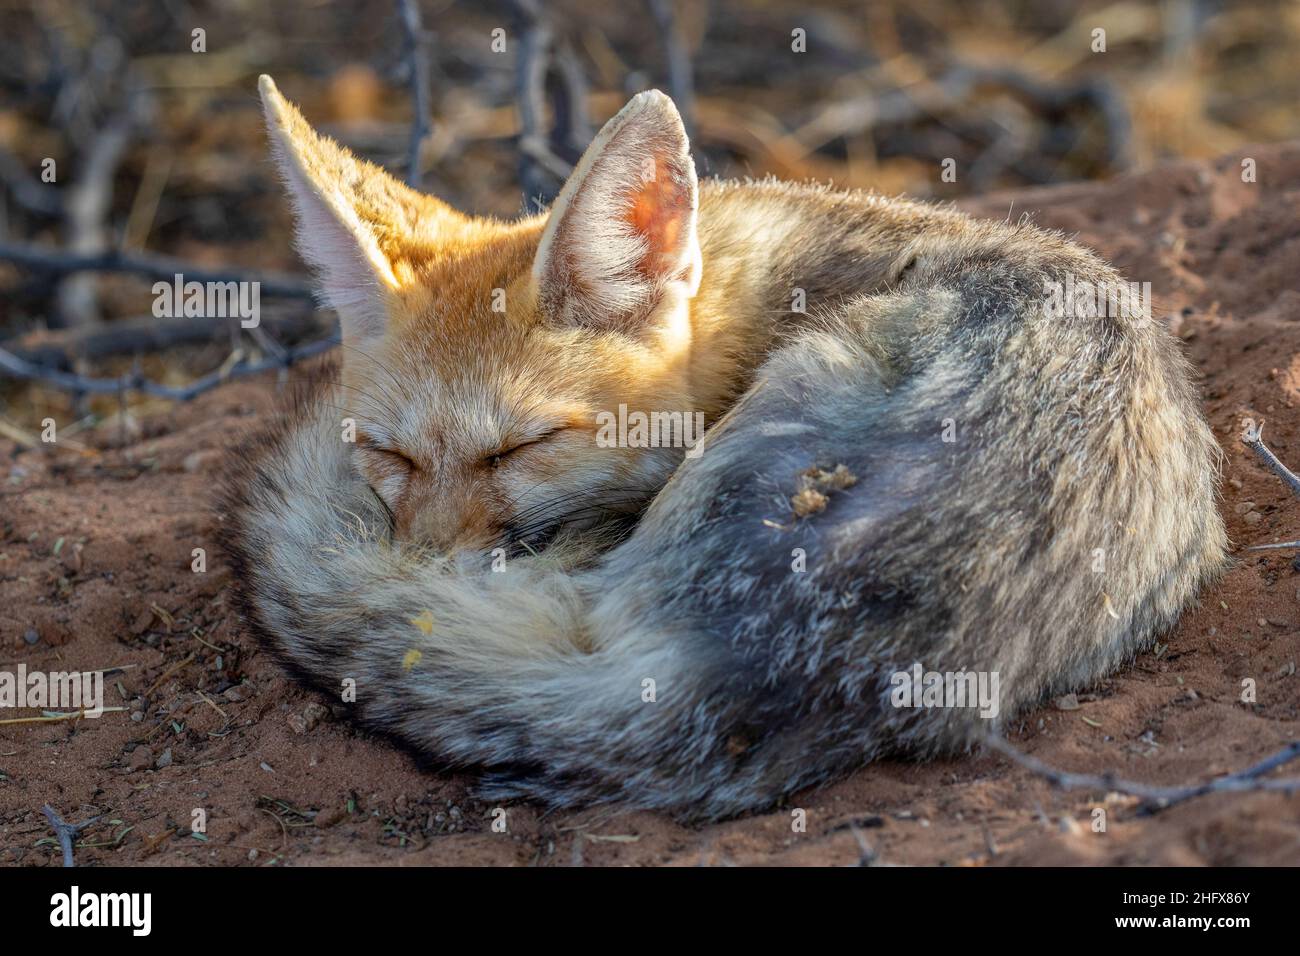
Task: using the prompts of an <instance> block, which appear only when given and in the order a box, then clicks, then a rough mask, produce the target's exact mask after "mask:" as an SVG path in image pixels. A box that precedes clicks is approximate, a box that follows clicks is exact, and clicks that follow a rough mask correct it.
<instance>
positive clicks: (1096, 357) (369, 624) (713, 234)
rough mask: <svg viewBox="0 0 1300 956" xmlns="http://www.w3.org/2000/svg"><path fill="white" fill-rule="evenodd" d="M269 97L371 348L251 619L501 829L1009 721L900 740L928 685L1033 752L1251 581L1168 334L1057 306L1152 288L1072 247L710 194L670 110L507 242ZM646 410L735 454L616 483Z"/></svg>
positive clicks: (593, 153) (361, 351) (732, 794)
mask: <svg viewBox="0 0 1300 956" xmlns="http://www.w3.org/2000/svg"><path fill="white" fill-rule="evenodd" d="M262 92H263V97H264V100H265V101H266V104H267V115H268V122H269V125H270V127H271V130H272V133H273V139H274V141H275V143H276V144H277V152H278V154H279V156H280V159H281V163H282V167H283V168H284V171H285V175H286V180H287V182H288V185H289V187H290V190H291V193H292V194H293V196H294V198H295V204H296V206H297V207H298V209H299V213H300V216H301V217H302V221H303V225H304V228H303V231H302V234H301V236H300V244H301V245H302V246H303V249H304V255H305V257H306V258H307V259H308V261H309V262H311V263H312V265H313V266H315V267H316V268H317V269H318V270H319V271H320V272H321V274H322V284H323V287H324V289H325V291H326V294H327V296H328V297H329V298H330V301H331V302H333V303H334V304H335V306H336V307H337V308H338V309H339V312H340V316H341V321H342V323H343V330H344V345H345V347H344V350H343V355H342V373H341V380H340V382H339V383H337V384H333V385H324V386H322V387H321V388H322V390H321V391H318V392H317V393H314V394H313V395H312V396H310V397H309V398H308V399H307V402H306V404H304V405H303V406H302V407H301V408H300V409H299V411H298V412H297V414H296V415H294V416H292V417H291V418H290V419H289V420H288V423H287V424H286V425H285V426H284V427H283V428H282V429H281V430H280V431H278V432H276V433H275V434H273V435H271V436H270V437H268V438H267V439H266V440H265V442H264V444H263V445H262V446H261V447H260V449H259V450H257V451H255V452H253V453H251V454H250V456H249V457H250V464H248V465H247V467H246V469H245V470H244V471H243V472H242V473H241V475H240V476H239V477H238V478H237V480H236V481H235V483H234V484H233V485H232V488H231V491H230V493H229V495H228V498H227V505H226V507H227V509H228V511H229V513H230V523H229V528H230V530H229V534H228V542H229V544H230V547H231V549H232V552H233V553H234V554H235V557H236V561H237V565H238V568H239V578H238V579H239V581H240V599H241V602H242V604H243V607H244V609H245V613H246V616H247V617H248V619H249V621H250V623H251V624H252V626H253V627H254V628H255V629H256V630H257V631H258V632H259V633H260V634H261V635H262V636H263V637H264V638H265V639H266V640H267V641H268V643H269V644H270V646H272V647H273V648H275V649H276V650H277V652H278V653H279V654H281V655H282V657H283V658H284V659H285V660H286V662H287V663H289V664H290V665H291V666H292V667H294V668H295V669H297V670H298V671H299V672H300V673H302V674H303V675H304V676H305V677H307V678H308V679H310V680H313V681H315V682H317V683H319V684H321V685H322V686H324V687H325V688H326V689H328V690H336V689H337V686H338V682H339V681H341V680H344V679H347V678H352V679H355V680H359V681H361V682H362V683H363V684H364V685H365V686H366V687H367V688H368V695H367V696H366V697H365V699H364V700H362V699H360V698H359V700H358V705H357V706H358V713H359V716H360V717H361V719H363V720H365V721H367V722H369V723H371V724H372V725H374V726H379V727H382V728H385V729H388V730H390V731H392V732H394V733H395V734H397V735H398V736H399V737H401V738H403V739H405V740H408V741H410V742H412V743H414V744H415V745H416V746H418V747H421V748H423V749H427V750H430V751H432V752H434V753H437V754H439V755H440V756H442V757H444V758H447V759H450V760H454V761H461V762H469V763H475V764H480V765H484V766H487V767H489V768H491V769H492V770H493V771H495V772H496V773H498V774H499V775H504V776H498V777H497V778H495V779H496V785H497V786H498V789H499V790H500V792H503V793H506V792H523V793H529V794H533V795H536V796H539V797H541V798H542V799H545V800H548V801H551V802H561V801H566V800H575V799H576V800H600V799H619V800H623V801H627V802H631V803H636V804H640V805H648V806H669V807H674V808H677V809H681V810H683V811H684V812H687V813H694V814H701V815H717V814H721V813H728V812H733V811H735V810H737V809H741V808H744V807H748V806H754V805H757V804H761V803H764V802H767V801H770V800H772V799H774V798H775V797H777V796H778V795H780V794H782V793H785V792H788V791H789V790H790V789H792V788H794V787H797V786H800V785H802V784H805V783H808V782H812V781H815V780H820V779H823V778H825V777H827V776H829V775H831V774H834V773H839V772H842V771H843V770H845V769H847V768H849V767H852V766H854V765H856V764H857V763H860V762H862V761H865V760H868V759H870V758H871V757H872V756H874V755H876V754H879V753H885V752H891V751H896V750H905V751H907V752H910V753H914V754H927V753H933V752H936V751H938V750H943V749H950V748H952V747H954V746H959V745H961V744H962V743H964V742H968V741H970V740H972V739H975V738H976V737H978V735H979V734H980V733H982V732H984V731H985V730H986V729H988V727H989V726H990V725H989V724H988V723H986V722H983V721H981V720H980V719H978V718H974V717H972V715H971V714H970V713H968V712H965V711H960V710H952V709H949V710H944V711H941V712H928V711H926V712H918V711H901V710H898V709H896V708H892V707H891V706H890V705H889V703H888V700H889V680H890V676H891V675H892V674H895V673H897V672H898V671H900V670H903V669H906V668H909V667H911V666H912V665H913V664H914V663H918V662H920V663H923V664H924V665H925V666H926V667H927V668H931V669H938V670H944V669H946V670H980V671H996V672H998V673H999V674H1000V675H1001V681H1002V694H1001V712H1002V718H1005V717H1006V716H1008V715H1010V714H1014V713H1015V712H1017V711H1018V710H1019V709H1021V708H1023V707H1024V706H1027V705H1029V704H1031V703H1032V702H1034V701H1036V700H1039V699H1041V698H1042V697H1043V696H1044V695H1045V694H1049V693H1056V692H1060V691H1062V690H1065V689H1067V688H1078V687H1083V686H1087V684H1088V683H1089V682H1091V681H1094V680H1096V679H1097V678H1098V677H1100V676H1101V675H1103V674H1105V673H1107V672H1108V671H1110V670H1111V669H1113V668H1114V667H1116V666H1118V665H1119V664H1121V663H1122V662H1123V661H1124V660H1126V659H1128V658H1129V657H1131V656H1132V655H1133V654H1134V653H1135V652H1136V651H1137V650H1139V649H1140V648H1142V647H1144V646H1146V645H1147V644H1148V643H1149V642H1150V641H1151V640H1152V638H1153V636H1154V635H1155V634H1156V633H1158V632H1159V631H1160V630H1162V629H1163V628H1165V627H1168V626H1169V624H1170V623H1171V622H1172V621H1173V620H1174V619H1175V618H1176V616H1177V614H1178V613H1179V611H1180V610H1181V609H1182V607H1183V606H1184V605H1185V604H1186V603H1187V602H1188V601H1190V600H1191V599H1192V598H1193V596H1194V594H1195V592H1196V590H1197V588H1198V587H1199V586H1200V585H1201V583H1202V582H1203V581H1204V580H1206V579H1207V578H1208V577H1210V576H1212V575H1214V574H1215V573H1216V572H1217V570H1218V569H1219V568H1220V567H1221V565H1222V560H1223V548H1224V545H1225V537H1224V531H1223V525H1222V522H1221V520H1220V518H1219V516H1218V513H1217V511H1216V509H1215V502H1214V487H1215V475H1216V469H1215V456H1216V453H1217V449H1216V446H1215V444H1214V442H1213V439H1212V437H1211V436H1210V434H1209V431H1208V429H1207V428H1206V426H1205V424H1204V422H1203V421H1202V419H1201V416H1200V412H1199V408H1198V402H1197V399H1196V395H1195V392H1194V390H1193V389H1192V387H1191V386H1190V384H1189V379H1188V372H1187V368H1186V365H1185V363H1184V362H1183V360H1182V359H1181V357H1180V356H1179V355H1178V353H1177V347H1176V343H1174V342H1173V340H1172V339H1171V337H1170V336H1169V335H1168V334H1167V333H1166V332H1165V330H1164V329H1163V328H1162V327H1161V326H1160V325H1159V324H1158V323H1157V322H1156V321H1154V320H1153V319H1152V318H1150V317H1149V316H1145V315H1142V314H1140V313H1139V312H1138V311H1137V310H1136V309H1126V310H1125V311H1124V313H1123V314H1119V315H1114V316H1109V315H1102V316H1096V315H1088V314H1085V313H1084V312H1083V311H1081V310H1080V309H1078V308H1077V307H1076V308H1071V309H1069V310H1067V314H1065V315H1051V314H1047V312H1046V311H1045V309H1044V299H1045V293H1044V289H1045V286H1046V285H1047V284H1049V283H1054V282H1059V281H1061V280H1062V279H1064V278H1065V277H1067V276H1068V277H1071V278H1072V279H1074V280H1075V281H1076V282H1079V281H1081V282H1091V283H1097V284H1099V285H1106V286H1114V285H1116V284H1118V283H1119V282H1120V278H1121V277H1120V276H1119V275H1118V274H1117V273H1115V271H1114V270H1113V269H1111V268H1110V267H1109V266H1108V265H1106V264H1105V263H1104V262H1102V261H1101V260H1100V259H1099V258H1098V257H1096V256H1095V255H1094V254H1092V253H1091V252H1088V251H1087V250H1084V249H1081V248H1079V247H1078V246H1075V245H1074V244H1072V243H1070V242H1067V241H1066V240H1065V239H1064V238H1062V237H1061V236H1059V235H1057V234H1054V233H1048V232H1044V231H1042V230H1039V229H1036V228H1034V227H1032V226H1029V225H1027V224H1024V223H1021V224H1008V223H996V222H981V221H975V220H971V219H970V218H968V217H966V216H964V215H961V214H960V213H957V212H955V211H952V210H949V209H943V208H936V207H933V206H927V205H923V204H918V203H912V202H907V201H903V200H892V199H884V198H881V197H878V196H874V195H868V194H863V193H844V192H837V191H833V190H829V189H825V188H820V187H810V186H805V185H791V184H783V183H777V182H773V181H765V182H758V183H719V182H709V183H705V184H703V185H699V186H697V184H696V181H695V176H694V171H693V168H692V167H691V165H690V160H689V153H688V146H687V143H686V138H685V134H684V132H683V131H682V130H681V124H680V120H679V119H678V118H677V115H676V111H675V110H674V109H673V107H672V104H671V102H670V101H668V100H667V98H666V97H663V96H662V95H661V94H657V93H656V94H642V95H641V96H639V97H638V98H636V99H635V100H633V101H632V103H631V104H629V106H628V107H627V108H626V109H625V110H624V111H623V112H622V113H620V114H619V116H617V117H615V118H614V119H613V120H611V121H610V124H609V125H608V126H607V127H606V129H605V130H604V131H602V133H601V135H600V136H599V137H598V138H597V140H596V141H595V142H594V143H593V145H592V147H591V149H590V150H589V151H588V153H587V155H586V156H584V158H583V160H582V162H581V163H580V164H579V166H578V168H577V169H576V171H575V174H574V177H573V179H572V180H571V181H570V183H569V184H568V185H567V186H566V188H565V190H564V192H563V193H562V194H561V198H560V200H559V201H558V202H557V204H556V206H555V207H554V208H553V209H552V210H551V211H550V212H549V213H548V214H543V215H541V216H537V217H532V218H528V219H524V220H522V221H520V222H515V223H502V222H496V221H485V220H477V219H472V218H469V217H465V216H462V215H460V214H458V213H455V212H453V211H451V210H449V209H447V208H446V207H445V206H444V205H443V204H441V203H439V202H437V201H436V200H433V199H430V198H428V197H424V196H420V195H418V194H416V193H414V192H412V191H410V190H408V189H406V188H405V187H403V186H401V185H399V184H397V183H396V182H394V181H392V180H391V178H390V177H388V176H387V174H385V173H384V172H383V171H381V170H379V169H378V168H377V167H374V166H372V165H370V164H367V163H363V162H361V161H359V160H356V159H355V158H353V157H351V156H350V155H349V154H347V153H346V152H345V151H343V150H341V149H340V148H339V147H337V146H335V145H334V144H332V143H330V142H328V141H327V140H324V139H322V138H321V137H319V136H317V134H315V133H314V132H313V131H312V130H311V129H310V127H308V126H307V125H306V123H305V122H304V121H303V120H302V118H301V116H299V114H298V113H297V111H296V110H295V109H294V108H293V107H292V106H290V105H289V104H288V103H286V102H285V101H284V100H283V99H282V98H281V97H280V96H279V94H278V93H277V92H276V91H275V88H274V85H273V84H271V83H270V81H269V80H267V79H264V80H263V83H262ZM799 298H803V299H804V300H806V303H807V308H806V310H803V311H797V310H796V309H795V308H794V303H795V302H796V300H797V299H799ZM1123 301H1124V304H1125V305H1127V306H1135V305H1136V304H1137V303H1135V302H1131V301H1129V300H1128V299H1124V300H1123ZM502 302H503V303H504V306H505V308H504V311H498V310H495V309H494V308H493V306H494V304H500V303H502ZM620 404H624V405H627V406H628V407H629V408H632V409H642V410H646V411H650V410H682V411H685V410H699V411H702V412H703V413H704V414H705V417H706V421H707V422H708V425H709V427H710V431H709V433H708V436H707V438H706V441H705V448H704V452H703V454H702V455H701V456H700V457H698V458H697V459H694V460H692V459H689V458H688V459H686V460H683V455H682V449H673V448H630V447H629V448H624V447H619V448H599V447H596V444H595V441H594V437H595V432H596V428H595V418H596V414H597V413H598V412H601V411H609V410H613V409H616V408H617V407H618V406H619V405H620ZM343 416H350V417H354V418H355V420H356V422H357V425H358V432H357V438H358V442H357V444H356V445H355V446H351V445H348V444H347V443H345V442H342V441H340V440H339V435H340V426H341V419H342V417H343ZM945 422H950V423H951V430H952V432H953V436H955V437H954V440H953V441H946V440H945V439H944V438H943V437H942V435H943V433H944V431H945V428H946V427H947V426H946V425H945ZM810 476H811V477H810ZM670 478H671V481H670V480H669V479H670ZM648 501H649V502H651V503H650V506H649V508H648V510H646V511H645V513H644V514H643V515H641V517H640V519H639V522H638V523H637V525H636V528H635V531H634V532H633V533H632V534H631V536H630V537H628V538H627V539H626V540H623V541H621V543H617V544H616V545H615V546H613V547H612V548H611V547H610V545H611V543H612V542H613V541H615V540H617V538H616V537H615V538H611V537H610V536H609V532H610V529H609V527H607V524H606V521H605V519H608V518H619V517H620V516H623V517H626V516H634V515H637V514H638V513H639V512H640V511H641V509H642V507H643V506H644V505H645V503H646V502H648ZM622 530H623V531H625V530H626V528H623V529H622ZM619 533H622V532H621V531H620V532H619ZM547 544H551V545H552V547H551V548H550V549H549V550H544V551H543V553H542V554H541V555H540V556H537V557H531V556H529V555H528V552H530V551H534V550H539V549H543V548H545V547H546V545H547ZM495 548H500V549H501V551H499V552H496V554H497V556H498V557H499V556H500V555H501V554H508V555H509V559H508V570H507V571H506V573H496V572H493V571H490V570H487V567H488V561H489V558H490V556H491V555H492V554H493V553H494V552H493V549H495ZM799 552H802V553H803V554H804V555H805V556H806V560H807V568H806V570H800V571H795V570H793V569H792V564H791V556H792V554H796V553H799ZM425 612H428V614H429V617H428V618H425V617H424V616H423V614H424V613H425ZM417 618H418V619H419V620H420V621H425V622H426V623H427V625H428V626H427V627H425V626H421V625H414V624H412V621H413V620H415V619H417ZM413 651H414V652H416V653H415V654H414V656H412V652H413ZM647 679H651V680H653V681H655V683H656V685H657V687H658V688H659V696H658V697H657V700H656V701H655V702H654V703H647V702H646V701H645V700H644V699H643V686H644V681H645V680H647ZM992 726H996V722H994V723H993V724H992Z"/></svg>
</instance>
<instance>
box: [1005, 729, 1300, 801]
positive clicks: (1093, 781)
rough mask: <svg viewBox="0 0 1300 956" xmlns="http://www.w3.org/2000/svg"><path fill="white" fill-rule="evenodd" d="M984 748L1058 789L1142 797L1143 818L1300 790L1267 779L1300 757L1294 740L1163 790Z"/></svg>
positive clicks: (1299, 780)
mask: <svg viewBox="0 0 1300 956" xmlns="http://www.w3.org/2000/svg"><path fill="white" fill-rule="evenodd" d="M984 746H986V747H988V748H989V749H990V750H996V751H997V752H998V753H1000V754H1002V755H1003V756H1005V757H1008V758H1010V759H1011V760H1012V762H1014V763H1017V764H1019V765H1020V766H1022V767H1024V768H1025V769H1026V770H1029V771H1030V772H1032V773H1034V774H1036V775H1037V776H1039V777H1042V778H1043V779H1044V780H1047V781H1048V782H1049V783H1051V784H1052V786H1054V787H1059V788H1060V789H1062V790H1104V791H1114V792H1117V793H1123V794H1126V795H1128V796H1131V797H1138V798H1140V799H1141V800H1142V801H1143V802H1142V804H1141V805H1140V806H1139V807H1138V815H1139V816H1150V815H1152V814H1155V813H1159V812H1160V811H1161V810H1167V809H1168V808H1169V807H1172V806H1174V805H1175V804H1179V803H1182V802H1184V801H1186V800H1191V799H1192V798H1193V797H1200V796H1204V795H1205V794H1208V793H1241V792H1244V791H1257V790H1280V791H1282V792H1284V793H1295V792H1297V791H1300V777H1283V778H1275V777H1274V778H1267V779H1265V778H1264V774H1266V773H1268V772H1269V771H1272V770H1275V769H1277V768H1278V767H1280V766H1282V765H1283V764H1286V763H1290V762H1291V761H1293V760H1295V759H1297V758H1300V740H1296V741H1292V742H1291V743H1289V744H1287V745H1286V747H1284V748H1283V749H1282V750H1279V751H1278V752H1277V753H1275V754H1273V755H1272V756H1270V757H1266V758H1265V759H1263V760H1261V761H1260V762H1259V763H1256V764H1254V765H1252V766H1250V767H1247V768H1246V769H1245V770H1239V771H1237V772H1236V773H1231V774H1228V775H1227V776H1226V777H1218V778H1216V779H1214V780H1210V781H1207V782H1206V783H1200V784H1193V785H1191V786H1183V787H1159V786H1152V785H1150V784H1145V783H1137V782H1134V781H1131V780H1124V779H1122V778H1120V777H1116V776H1115V775H1114V774H1111V773H1105V774H1090V773H1070V772H1069V771H1066V770H1057V769H1056V768H1055V767H1051V766H1048V765H1047V764H1045V763H1043V762H1042V761H1041V760H1039V759H1038V758H1037V757H1033V756H1030V755H1029V754H1027V753H1024V752H1023V751H1020V750H1018V749H1016V748H1015V747H1014V746H1012V745H1011V744H1010V743H1009V742H1008V741H1007V740H1005V739H1004V738H1002V737H998V736H993V735H990V736H988V737H986V738H984Z"/></svg>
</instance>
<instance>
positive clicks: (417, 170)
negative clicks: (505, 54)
mask: <svg viewBox="0 0 1300 956" xmlns="http://www.w3.org/2000/svg"><path fill="white" fill-rule="evenodd" d="M397 5H398V8H399V12H400V13H401V19H402V28H403V29H404V30H405V31H406V56H407V60H408V62H409V66H410V70H411V99H412V102H413V110H414V116H413V117H412V120H411V146H410V150H409V154H408V159H407V166H406V182H407V185H409V186H412V187H414V188H417V189H418V188H419V186H420V180H421V179H422V178H423V177H422V170H421V167H420V150H421V148H422V146H423V145H424V141H425V139H427V138H428V137H429V135H430V134H431V133H432V132H433V124H432V120H431V118H430V116H431V106H430V104H429V53H428V51H427V50H426V49H425V46H424V43H425V36H424V27H423V25H422V24H421V22H420V8H419V6H418V5H417V4H416V2H415V0H398V4H397Z"/></svg>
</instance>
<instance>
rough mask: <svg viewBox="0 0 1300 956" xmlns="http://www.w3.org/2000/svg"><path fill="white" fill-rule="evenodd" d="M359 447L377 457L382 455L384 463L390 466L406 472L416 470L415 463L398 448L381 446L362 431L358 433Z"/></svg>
mask: <svg viewBox="0 0 1300 956" xmlns="http://www.w3.org/2000/svg"><path fill="white" fill-rule="evenodd" d="M357 445H358V446H359V447H361V448H364V449H365V450H366V451H368V452H371V453H373V454H376V455H382V456H383V458H384V461H386V462H387V463H388V464H390V465H394V466H397V467H400V468H402V469H403V470H405V471H415V470H416V468H415V462H413V461H412V460H411V459H410V458H408V457H407V456H406V455H404V454H402V453H401V452H400V451H398V450H397V449H396V448H388V447H386V446H384V445H381V444H379V443H378V442H377V441H375V440H374V439H373V438H371V437H370V436H369V435H367V434H365V433H363V432H360V431H359V432H357Z"/></svg>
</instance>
